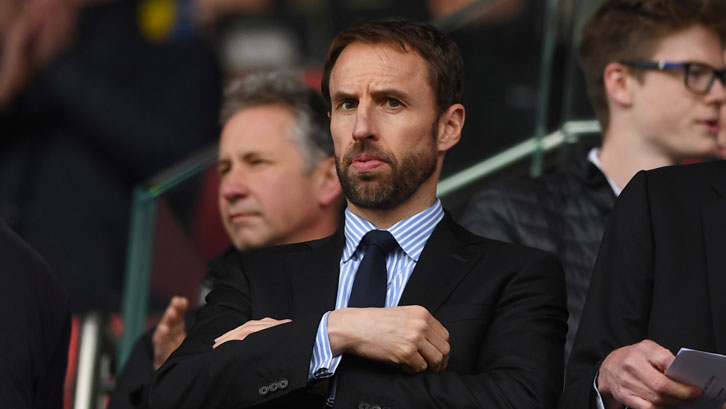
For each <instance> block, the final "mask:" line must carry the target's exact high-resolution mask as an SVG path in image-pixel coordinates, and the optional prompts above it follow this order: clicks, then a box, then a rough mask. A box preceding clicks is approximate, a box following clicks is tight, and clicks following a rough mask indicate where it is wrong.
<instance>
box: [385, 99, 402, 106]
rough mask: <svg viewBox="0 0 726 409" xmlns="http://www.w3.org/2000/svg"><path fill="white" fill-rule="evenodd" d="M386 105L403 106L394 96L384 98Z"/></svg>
mask: <svg viewBox="0 0 726 409" xmlns="http://www.w3.org/2000/svg"><path fill="white" fill-rule="evenodd" d="M386 106H387V107H389V108H400V107H402V106H403V102H401V101H399V100H398V99H396V98H388V99H387V100H386Z"/></svg>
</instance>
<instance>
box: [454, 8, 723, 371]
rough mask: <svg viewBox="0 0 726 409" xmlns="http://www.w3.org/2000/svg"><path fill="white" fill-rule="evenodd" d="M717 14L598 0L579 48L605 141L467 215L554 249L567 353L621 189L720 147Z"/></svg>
mask: <svg viewBox="0 0 726 409" xmlns="http://www.w3.org/2000/svg"><path fill="white" fill-rule="evenodd" d="M723 16H724V14H723V12H722V11H720V9H719V5H718V4H716V3H715V2H712V1H710V0H688V1H681V0H636V1H632V0H608V1H606V2H605V3H603V5H602V7H601V8H600V11H598V12H597V14H595V15H594V16H593V17H592V18H591V19H590V20H589V22H588V23H587V24H586V25H585V27H584V29H583V32H582V39H581V43H580V50H579V54H580V55H579V56H580V62H581V64H582V67H583V69H584V71H585V74H586V78H587V84H588V92H589V94H590V99H591V101H592V104H593V106H594V108H595V112H596V115H597V118H598V120H599V122H600V126H601V129H602V146H601V147H599V148H594V149H592V150H590V151H589V152H587V153H583V154H582V155H581V156H580V157H579V158H577V159H576V160H575V161H574V162H573V163H571V164H570V165H569V167H568V168H566V169H564V170H563V171H561V172H558V173H555V174H551V175H547V176H544V177H542V178H537V179H524V180H518V181H514V182H504V183H499V184H497V185H494V186H491V187H487V188H485V189H483V190H482V191H481V192H479V193H478V194H477V195H476V196H474V198H473V199H472V201H471V202H470V205H469V208H468V210H467V212H466V214H465V215H464V217H463V224H464V226H466V227H467V228H469V229H471V230H472V231H474V232H476V233H478V234H481V235H482V236H485V237H491V238H495V239H500V240H504V241H509V242H513V243H518V244H523V245H527V246H531V247H536V248H540V249H544V250H548V251H551V252H553V253H555V254H557V255H559V256H560V258H561V259H562V262H563V266H564V270H565V280H566V284H567V303H568V310H569V319H568V327H569V329H568V334H567V343H566V346H565V350H566V357H567V356H569V353H570V350H571V348H572V344H573V341H574V338H575V334H576V332H577V328H578V324H579V321H580V316H581V315H582V308H583V305H584V303H585V297H586V294H587V289H588V287H589V284H590V275H591V272H592V267H593V265H594V263H595V258H596V256H597V251H598V248H599V245H600V239H601V238H602V233H603V229H604V227H605V221H606V220H607V217H608V214H609V213H610V210H611V209H612V206H613V204H614V203H615V198H616V197H617V195H618V194H619V193H620V191H621V190H622V189H623V188H624V187H625V185H626V184H627V183H628V181H629V180H630V178H631V177H633V175H635V173H636V172H637V171H639V170H641V169H652V168H656V167H660V166H665V165H673V164H676V163H680V162H682V161H684V160H687V159H695V158H699V159H705V158H712V157H714V156H715V155H716V146H717V143H716V140H717V133H718V128H719V121H720V120H719V118H720V115H719V109H720V107H721V105H722V104H723V103H724V101H725V100H726V95H724V92H723V90H722V88H721V87H722V85H723V84H722V83H721V82H719V81H718V80H715V76H714V70H715V69H719V68H720V67H722V65H723V54H722V51H721V46H722V44H721V40H720V36H722V35H723V28H722V26H721V25H722V22H723ZM661 63H662V64H661Z"/></svg>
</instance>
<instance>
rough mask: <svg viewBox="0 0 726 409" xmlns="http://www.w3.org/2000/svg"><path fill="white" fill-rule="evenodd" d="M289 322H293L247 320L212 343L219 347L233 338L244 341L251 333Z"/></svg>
mask: <svg viewBox="0 0 726 409" xmlns="http://www.w3.org/2000/svg"><path fill="white" fill-rule="evenodd" d="M288 322H292V320H290V319H284V320H275V319H272V318H263V319H261V320H253V321H247V322H246V323H244V324H242V325H240V326H239V327H237V328H235V329H233V330H231V331H228V332H227V333H225V334H224V335H222V336H220V337H218V338H216V339H215V340H214V345H212V348H217V347H218V346H219V345H221V344H223V343H225V342H227V341H231V340H238V341H242V340H244V339H245V338H247V336H248V335H250V334H253V333H255V332H258V331H262V330H264V329H267V328H270V327H274V326H277V325H280V324H285V323H288Z"/></svg>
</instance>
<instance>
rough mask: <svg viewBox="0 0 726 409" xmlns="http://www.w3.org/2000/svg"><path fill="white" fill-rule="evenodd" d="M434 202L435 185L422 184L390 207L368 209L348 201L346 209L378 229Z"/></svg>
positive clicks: (419, 210)
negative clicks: (401, 200) (410, 194)
mask: <svg viewBox="0 0 726 409" xmlns="http://www.w3.org/2000/svg"><path fill="white" fill-rule="evenodd" d="M435 202H436V185H435V184H434V187H433V189H431V188H429V187H427V186H425V185H422V186H421V188H420V189H419V190H418V191H416V193H414V194H413V195H412V196H411V197H409V198H408V199H406V201H404V202H403V203H401V204H399V205H398V206H396V207H394V208H392V209H370V208H365V207H360V206H356V205H355V204H353V203H351V202H350V201H348V209H350V211H351V212H352V213H353V214H355V215H357V216H360V217H362V218H364V219H366V220H368V221H369V222H371V223H373V225H374V226H376V227H377V228H379V229H388V228H389V227H391V226H393V225H394V224H396V223H398V222H400V221H401V220H403V219H405V218H407V217H411V216H413V215H415V214H417V213H421V212H423V211H424V210H426V209H428V208H429V207H431V206H432V205H433V204H434V203H435Z"/></svg>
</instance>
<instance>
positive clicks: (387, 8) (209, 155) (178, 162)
mask: <svg viewBox="0 0 726 409" xmlns="http://www.w3.org/2000/svg"><path fill="white" fill-rule="evenodd" d="M599 3H600V0H419V1H414V0H1V1H0V37H1V38H2V44H0V46H1V47H2V48H1V49H0V217H1V218H3V219H5V220H6V221H7V223H8V224H9V225H10V226H11V228H13V229H14V230H15V231H16V232H17V233H18V234H19V235H21V236H22V237H23V238H24V239H25V240H26V241H28V242H29V243H30V245H31V246H33V247H34V248H35V249H37V250H38V251H39V252H40V253H41V254H42V255H43V257H44V258H45V259H46V260H47V262H48V263H49V264H50V266H51V268H52V269H53V270H54V271H55V272H56V274H57V275H58V276H59V277H60V280H61V282H62V283H63V285H64V286H65V288H66V291H67V293H68V294H69V296H70V298H71V302H72V309H73V313H74V330H73V335H72V339H71V348H70V352H69V357H70V359H69V369H68V376H67V381H66V384H67V386H66V407H67V408H70V407H74V408H79V409H80V408H103V407H104V406H105V404H106V401H107V394H108V392H109V391H110V390H111V388H113V374H114V373H115V372H116V371H118V370H119V368H121V367H122V365H123V362H124V361H125V359H126V358H127V356H128V354H129V352H130V349H131V347H132V345H133V342H134V340H135V339H136V338H137V337H138V336H139V335H140V334H141V333H142V332H143V331H144V330H145V329H146V328H148V327H150V326H151V325H153V324H154V323H155V320H157V319H158V317H159V316H160V314H161V313H162V312H163V310H164V308H165V307H166V305H167V303H168V301H169V299H170V298H171V296H172V295H175V294H177V295H185V296H187V297H188V298H190V299H191V300H192V304H196V303H198V300H199V292H200V284H199V283H200V279H201V278H202V277H203V276H204V274H205V272H206V262H207V261H208V260H209V259H211V258H212V257H214V256H215V255H217V254H218V253H220V252H221V251H222V250H224V249H225V248H226V247H227V246H229V240H228V239H227V237H226V234H225V233H224V229H223V228H222V225H221V221H220V217H219V216H218V211H217V203H216V201H217V184H218V180H217V171H216V140H217V138H218V136H219V131H220V125H219V105H220V101H221V90H222V87H223V84H224V83H226V82H228V81H230V80H231V79H234V78H238V77H241V76H244V75H245V73H247V72H250V71H255V70H259V69H268V68H277V69H279V68H282V69H287V70H295V71H296V72H299V73H300V75H301V76H302V77H303V78H304V79H305V82H306V83H308V84H309V85H311V86H313V87H316V88H319V85H320V84H319V83H320V77H321V71H322V62H323V58H324V56H325V53H326V51H327V47H328V46H329V44H330V41H331V40H332V38H333V36H334V34H335V33H336V32H337V31H339V30H341V29H343V28H345V27H348V26H350V25H352V24H355V23H357V22H361V21H365V20H369V19H373V18H378V17H385V16H402V17H412V18H416V19H419V20H424V21H429V22H431V23H432V24H434V25H435V26H437V27H438V28H440V29H441V30H442V31H444V32H446V33H448V34H449V35H450V36H451V37H452V38H453V39H454V40H455V41H456V42H457V43H458V44H459V46H460V47H461V50H462V52H463V55H464V62H465V79H464V83H465V90H466V94H465V106H466V108H467V119H466V126H465V127H464V132H463V136H462V140H461V142H460V143H459V144H458V146H456V147H455V148H454V149H452V150H451V151H450V153H449V154H448V157H447V159H446V161H445V165H444V170H443V175H442V180H441V182H440V186H439V195H440V197H441V199H442V201H443V202H444V205H445V206H446V207H448V208H449V209H450V210H451V211H452V214H453V215H454V217H455V218H456V217H457V216H458V215H459V214H460V212H462V211H463V210H464V206H465V205H466V203H467V201H468V200H469V199H470V197H471V194H472V192H473V191H474V190H477V189H480V188H481V186H483V185H485V184H487V183H491V181H492V180H496V179H500V178H507V177H513V176H517V175H526V174H531V175H539V174H541V173H543V172H548V171H550V170H553V169H557V168H560V167H562V166H564V165H565V164H566V163H567V162H568V161H569V160H570V158H572V157H573V155H575V154H577V153H581V152H582V151H584V150H586V149H588V148H589V147H590V146H592V145H594V144H596V143H598V138H599V134H598V126H597V122H596V121H594V115H593V114H592V111H591V108H590V105H589V102H588V101H587V97H586V94H585V91H584V83H583V79H582V73H581V72H580V68H579V66H578V65H577V61H576V57H575V53H574V49H575V45H576V44H577V42H578V36H577V33H579V29H580V27H581V24H582V23H583V22H584V20H585V19H586V18H587V17H588V16H589V15H590V14H591V13H592V12H593V11H594V10H595V8H596V7H597V6H598V5H599ZM10 284H11V283H10Z"/></svg>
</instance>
